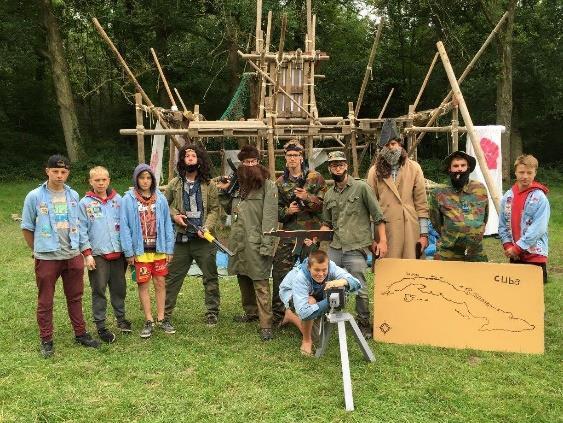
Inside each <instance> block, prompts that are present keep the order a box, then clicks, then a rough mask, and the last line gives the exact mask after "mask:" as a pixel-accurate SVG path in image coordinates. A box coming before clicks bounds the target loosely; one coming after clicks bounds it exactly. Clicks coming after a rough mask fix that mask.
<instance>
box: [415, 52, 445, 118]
mask: <svg viewBox="0 0 563 423" xmlns="http://www.w3.org/2000/svg"><path fill="white" fill-rule="evenodd" d="M439 55H440V54H439V53H438V52H436V54H434V58H433V59H432V63H430V67H429V68H428V72H426V77H425V78H424V81H423V82H422V86H421V87H420V90H418V95H417V96H416V100H415V101H414V104H413V106H414V108H413V113H414V111H415V110H416V106H418V102H419V101H420V97H422V93H423V92H424V89H425V88H426V84H427V83H428V79H430V74H431V73H432V70H433V69H434V65H435V64H436V60H438V56H439Z"/></svg>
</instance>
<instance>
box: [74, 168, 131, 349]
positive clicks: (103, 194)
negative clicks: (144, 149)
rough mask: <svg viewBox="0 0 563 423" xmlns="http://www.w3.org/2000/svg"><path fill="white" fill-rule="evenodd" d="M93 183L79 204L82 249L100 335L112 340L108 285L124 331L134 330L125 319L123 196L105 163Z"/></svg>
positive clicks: (92, 174) (94, 172) (95, 171)
mask: <svg viewBox="0 0 563 423" xmlns="http://www.w3.org/2000/svg"><path fill="white" fill-rule="evenodd" d="M89 183H90V186H91V187H92V190H91V191H89V192H87V193H86V195H85V196H84V198H82V200H80V204H79V208H78V212H79V218H80V235H81V240H83V244H82V245H81V250H82V254H83V255H84V257H85V260H86V268H87V269H88V279H89V280H90V288H91V289H92V314H93V317H94V323H95V324H96V328H97V329H98V336H99V337H100V339H101V340H102V341H104V342H107V343H108V344H110V343H112V342H113V341H115V334H114V333H113V332H111V331H109V330H108V329H107V328H106V324H105V322H106V306H107V300H106V288H107V287H108V286H109V293H110V299H111V305H112V306H113V312H114V314H115V319H116V320H117V327H118V328H119V329H120V330H121V332H123V333H129V332H131V322H129V321H128V320H127V319H125V294H126V292H127V290H126V284H125V268H126V266H127V265H126V262H125V258H124V257H123V253H122V251H121V242H120V241H119V219H120V216H119V214H120V209H121V196H120V195H119V194H118V193H117V191H115V190H114V189H112V188H110V187H109V184H110V177H109V172H108V170H107V169H106V168H105V167H102V166H96V167H94V168H92V169H90V179H89Z"/></svg>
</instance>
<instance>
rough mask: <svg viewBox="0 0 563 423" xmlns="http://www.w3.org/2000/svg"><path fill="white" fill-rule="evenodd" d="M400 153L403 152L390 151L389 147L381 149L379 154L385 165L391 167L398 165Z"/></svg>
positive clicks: (398, 150)
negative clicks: (387, 164)
mask: <svg viewBox="0 0 563 423" xmlns="http://www.w3.org/2000/svg"><path fill="white" fill-rule="evenodd" d="M402 152H403V149H402V148H399V149H396V150H394V149H393V150H392V149H390V148H389V147H383V148H382V149H381V152H380V154H381V156H382V157H383V159H384V160H385V161H386V162H387V163H389V164H390V165H391V166H393V165H396V164H397V163H399V159H400V158H401V154H402Z"/></svg>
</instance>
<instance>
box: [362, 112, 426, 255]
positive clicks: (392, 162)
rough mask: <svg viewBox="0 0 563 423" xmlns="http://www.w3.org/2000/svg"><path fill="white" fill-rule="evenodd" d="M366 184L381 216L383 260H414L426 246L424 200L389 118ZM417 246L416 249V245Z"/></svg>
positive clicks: (417, 170) (416, 168)
mask: <svg viewBox="0 0 563 423" xmlns="http://www.w3.org/2000/svg"><path fill="white" fill-rule="evenodd" d="M379 146H380V147H382V149H381V151H380V152H379V154H378V155H377V158H376V160H375V164H374V165H373V166H372V167H371V168H370V170H369V172H368V175H367V181H366V182H367V183H368V185H369V186H371V187H372V188H373V190H374V192H375V197H376V198H377V201H378V202H379V205H380V206H381V209H382V211H383V215H384V216H385V221H386V223H385V232H386V234H387V245H388V250H387V257H390V258H405V259H414V258H416V256H417V248H418V249H419V251H420V252H422V251H424V249H425V248H426V247H427V246H428V222H429V219H428V200H427V198H426V186H425V182H424V175H423V173H422V169H421V167H420V165H419V164H418V163H417V162H415V161H414V160H410V159H409V158H408V156H407V152H406V151H405V149H404V148H403V141H402V140H401V137H400V135H399V131H398V130H397V126H396V125H395V121H394V120H393V119H386V120H385V122H384V123H383V127H382V130H381V136H380V138H379ZM417 243H418V244H419V246H417Z"/></svg>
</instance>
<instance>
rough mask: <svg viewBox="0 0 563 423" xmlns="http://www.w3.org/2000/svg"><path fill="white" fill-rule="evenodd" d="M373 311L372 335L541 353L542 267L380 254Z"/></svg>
mask: <svg viewBox="0 0 563 423" xmlns="http://www.w3.org/2000/svg"><path fill="white" fill-rule="evenodd" d="M374 310H375V313H374V338H375V339H376V340H378V341H383V342H390V343H397V344H427V345H434V346H438V347H450V348H473V349H478V350H489V351H510V352H524V353H540V354H541V353H543V352H544V303H543V282H542V271H541V269H540V268H539V267H537V266H533V265H522V264H498V263H465V262H459V261H435V260H401V259H382V260H378V261H377V262H376V267H375V289H374Z"/></svg>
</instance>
